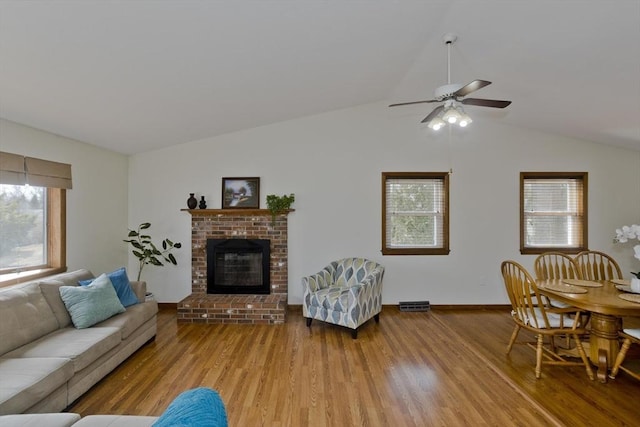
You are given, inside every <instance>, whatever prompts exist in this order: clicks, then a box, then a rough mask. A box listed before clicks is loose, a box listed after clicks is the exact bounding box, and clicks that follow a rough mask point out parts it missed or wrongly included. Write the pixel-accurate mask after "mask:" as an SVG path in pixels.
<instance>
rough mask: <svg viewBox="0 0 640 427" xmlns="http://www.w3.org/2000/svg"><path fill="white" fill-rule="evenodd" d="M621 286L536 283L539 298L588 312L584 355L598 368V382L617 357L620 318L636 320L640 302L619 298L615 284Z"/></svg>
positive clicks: (582, 282) (570, 281) (568, 281)
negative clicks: (587, 337) (542, 296)
mask: <svg viewBox="0 0 640 427" xmlns="http://www.w3.org/2000/svg"><path fill="white" fill-rule="evenodd" d="M625 284H626V285H628V284H629V283H628V281H626V282H625V281H616V283H613V282H611V281H608V280H598V281H592V280H574V279H555V280H536V286H537V288H538V291H539V292H540V293H541V294H542V295H545V296H547V297H549V298H552V299H554V300H557V301H560V302H563V303H566V304H569V305H572V306H574V307H577V308H579V309H581V310H584V311H588V312H590V313H591V329H590V333H589V351H588V354H589V359H590V360H591V363H593V364H594V365H596V366H598V379H599V380H600V381H602V382H606V381H607V371H608V369H610V368H611V366H612V365H613V363H614V362H615V359H616V356H617V355H618V350H619V342H618V331H619V330H620V329H621V326H622V317H625V316H636V317H640V302H632V301H627V300H624V299H622V298H620V295H621V294H625V292H624V291H621V290H619V289H618V287H617V286H616V285H618V286H620V285H625ZM638 300H639V301H640V298H638Z"/></svg>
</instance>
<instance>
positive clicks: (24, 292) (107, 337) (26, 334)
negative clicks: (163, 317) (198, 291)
mask: <svg viewBox="0 0 640 427" xmlns="http://www.w3.org/2000/svg"><path fill="white" fill-rule="evenodd" d="M91 278H94V276H93V274H92V273H91V272H90V271H88V270H77V271H73V272H69V273H62V274H58V275H55V276H51V277H47V278H44V279H40V280H37V281H33V282H27V283H24V284H20V285H14V286H10V287H6V288H0V378H1V381H0V415H4V414H21V413H44V412H58V411H62V410H64V409H65V408H67V407H68V406H69V405H71V403H73V402H74V401H75V400H76V399H78V398H79V397H80V396H82V394H83V393H85V392H86V391H87V390H89V389H90V388H91V387H92V386H93V385H94V384H96V383H97V382H98V381H99V380H100V379H102V378H103V377H104V376H106V375H107V374H108V373H109V372H111V371H112V370H113V369H114V368H115V367H117V366H118V365H119V364H120V363H122V362H123V361H124V360H125V359H127V358H128V357H129V356H130V355H131V354H133V353H134V352H135V351H136V350H138V349H139V348H140V347H141V346H143V345H144V344H145V343H147V342H148V341H150V340H152V339H153V338H154V337H155V335H156V320H157V312H158V304H157V303H156V302H155V301H153V300H151V301H145V293H146V283H145V282H131V285H132V288H133V291H134V292H135V294H136V297H137V298H138V300H139V301H141V302H140V303H139V304H135V305H132V306H129V307H127V308H126V311H125V312H123V313H120V314H117V315H115V316H113V317H111V318H109V319H107V320H105V321H103V322H100V323H98V324H96V325H94V326H92V327H89V328H86V329H76V328H75V327H74V326H73V324H72V321H71V318H70V316H69V314H68V312H67V310H66V308H65V305H64V303H63V301H62V298H61V297H60V292H59V287H60V286H63V285H66V286H77V285H78V281H79V280H84V279H91ZM66 415H74V414H66ZM60 416H63V414H60ZM5 421H6V419H5ZM76 421H77V420H76ZM140 421H142V420H140ZM74 422H75V421H74ZM81 422H82V420H81ZM147 422H148V420H147ZM150 424H151V423H149V425H150ZM39 425H47V424H46V423H45V424H39ZM61 425H71V424H61ZM80 425H82V424H80ZM138 425H140V424H138Z"/></svg>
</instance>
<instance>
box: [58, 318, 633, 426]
mask: <svg viewBox="0 0 640 427" xmlns="http://www.w3.org/2000/svg"><path fill="white" fill-rule="evenodd" d="M512 326H513V323H512V321H511V319H510V318H509V315H508V311H506V310H458V311H455V310H442V311H437V310H436V311H431V312H426V313H403V312H400V311H399V310H398V309H397V308H396V307H393V306H385V307H384V309H383V312H382V314H381V316H380V323H379V324H376V323H374V322H373V321H371V322H368V323H367V324H366V325H364V326H363V327H362V328H361V330H360V332H359V334H358V339H357V340H353V339H351V334H350V332H349V331H348V330H345V329H342V328H339V327H336V326H333V325H328V324H323V323H321V322H317V321H314V322H313V324H312V327H311V329H309V328H307V327H306V325H305V322H304V319H303V318H302V315H301V313H300V311H295V310H294V311H291V312H290V313H289V315H288V319H287V323H286V324H284V325H275V326H270V325H195V324H180V325H178V324H177V322H176V314H175V310H172V309H162V310H161V312H160V314H159V317H158V336H157V338H156V340H155V341H154V342H152V343H150V344H148V345H146V346H144V347H143V348H142V349H140V350H139V351H138V352H137V353H135V354H134V355H133V356H132V357H130V358H129V359H128V360H127V361H125V362H124V363H123V364H122V365H120V366H119V367H118V368H116V369H115V370H114V371H113V372H112V373H111V374H110V375H109V376H107V377H106V378H105V379H104V380H102V381H101V382H100V383H98V384H97V385H96V386H94V387H93V388H92V389H91V390H90V391H89V392H87V393H86V394H85V395H84V396H82V397H81V398H80V399H79V400H78V401H77V402H75V403H74V405H72V406H71V407H70V408H69V411H71V412H78V413H80V414H82V415H89V414H100V413H111V414H134V415H159V414H161V413H162V412H163V411H164V409H165V408H166V407H167V405H168V404H169V403H170V402H171V401H172V400H173V398H175V396H177V395H178V394H179V393H180V392H182V391H184V390H187V389H189V388H193V387H197V386H207V387H211V388H214V389H216V390H218V392H219V393H220V395H221V397H222V399H223V400H224V402H225V404H226V407H227V414H228V418H229V425H230V426H232V427H237V426H276V427H277V426H397V427H400V426H468V425H474V426H489V425H491V426H497V425H499V426H550V425H599V426H607V425H634V423H635V424H637V423H638V421H639V420H640V412H639V410H638V409H637V408H638V405H637V404H635V406H634V403H633V401H632V400H631V399H629V397H628V396H632V395H636V396H637V395H638V392H639V391H640V382H637V381H634V380H633V379H631V378H628V377H626V376H625V375H623V374H620V376H619V377H618V378H617V379H616V380H615V381H610V382H609V383H607V384H600V383H598V382H591V381H589V380H588V379H587V377H586V374H585V373H584V369H583V368H579V367H576V368H573V367H572V368H566V367H544V368H543V378H542V379H540V380H536V379H535V376H534V372H533V366H534V365H533V364H534V353H533V352H532V351H531V350H530V349H528V348H525V347H524V346H516V348H514V350H513V352H512V353H511V355H510V356H509V357H507V356H505V354H504V353H505V349H506V345H507V342H508V339H509V336H510V333H511V330H512ZM633 400H635V401H637V399H633ZM596 421H597V423H596Z"/></svg>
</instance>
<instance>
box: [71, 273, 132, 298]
mask: <svg viewBox="0 0 640 427" xmlns="http://www.w3.org/2000/svg"><path fill="white" fill-rule="evenodd" d="M107 277H109V280H111V283H113V287H114V288H115V289H116V294H118V299H120V302H121V303H122V305H124V306H125V307H129V306H130V305H134V304H138V302H139V301H138V297H136V294H135V293H134V292H133V289H132V288H131V282H130V281H129V277H127V270H125V268H124V267H122V268H119V269H117V270H116V271H112V272H111V273H107ZM93 280H94V279H88V280H80V281H79V282H78V283H79V284H80V286H87V285H89V284H91V282H93Z"/></svg>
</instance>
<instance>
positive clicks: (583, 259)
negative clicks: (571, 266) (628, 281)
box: [574, 251, 623, 280]
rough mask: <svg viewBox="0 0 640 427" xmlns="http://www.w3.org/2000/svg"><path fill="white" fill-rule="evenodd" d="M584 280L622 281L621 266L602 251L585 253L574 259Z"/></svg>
mask: <svg viewBox="0 0 640 427" xmlns="http://www.w3.org/2000/svg"><path fill="white" fill-rule="evenodd" d="M574 260H575V262H576V265H577V267H578V271H579V273H580V275H581V276H582V278H583V279H584V280H613V279H622V278H623V276H622V270H621V269H620V266H619V265H618V263H617V262H616V260H615V259H613V258H612V257H611V256H610V255H607V254H605V253H604V252H600V251H583V252H580V253H579V254H578V255H576V257H575V258H574Z"/></svg>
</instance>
